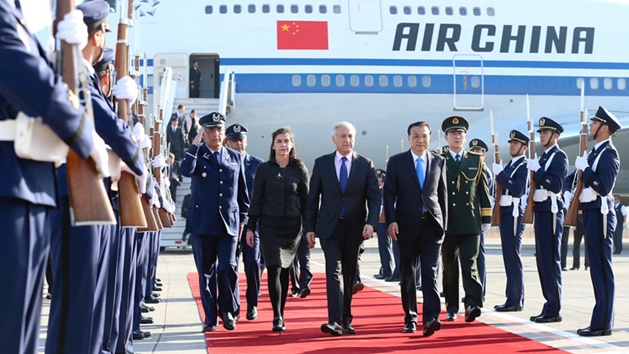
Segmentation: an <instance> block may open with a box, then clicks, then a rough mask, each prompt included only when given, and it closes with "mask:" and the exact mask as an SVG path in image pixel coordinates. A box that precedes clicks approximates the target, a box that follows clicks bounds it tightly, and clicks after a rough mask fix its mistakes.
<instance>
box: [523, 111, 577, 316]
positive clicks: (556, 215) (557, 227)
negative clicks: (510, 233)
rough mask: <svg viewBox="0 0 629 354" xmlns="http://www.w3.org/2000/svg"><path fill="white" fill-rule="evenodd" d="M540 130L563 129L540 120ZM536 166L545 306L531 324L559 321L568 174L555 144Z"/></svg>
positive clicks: (537, 246) (539, 261) (538, 250)
mask: <svg viewBox="0 0 629 354" xmlns="http://www.w3.org/2000/svg"><path fill="white" fill-rule="evenodd" d="M542 130H551V131H553V132H554V133H557V134H561V133H563V127H562V126H561V125H560V124H559V123H557V122H555V121H554V120H552V119H550V118H546V117H542V118H540V120H539V129H538V130H537V131H538V132H540V131H542ZM539 165H540V168H539V169H538V170H537V171H535V177H534V180H535V183H536V186H537V189H536V190H535V191H530V193H535V194H534V198H533V200H535V206H534V208H533V211H534V212H535V218H534V223H535V252H536V262H537V272H538V274H539V279H540V283H541V287H542V294H543V295H544V298H545V299H546V303H545V304H544V307H543V309H542V312H541V313H540V314H539V315H538V316H532V317H531V321H534V322H540V323H546V322H559V321H561V283H562V281H561V260H560V258H561V257H560V248H561V234H562V229H563V220H564V213H563V210H564V203H563V200H562V199H561V191H562V188H563V182H564V180H565V178H566V175H567V174H568V156H566V154H565V153H564V152H563V151H562V150H561V149H559V147H558V146H557V145H553V146H551V147H547V148H546V150H545V151H544V153H543V154H542V156H540V157H539ZM535 195H539V196H540V197H539V198H538V197H535Z"/></svg>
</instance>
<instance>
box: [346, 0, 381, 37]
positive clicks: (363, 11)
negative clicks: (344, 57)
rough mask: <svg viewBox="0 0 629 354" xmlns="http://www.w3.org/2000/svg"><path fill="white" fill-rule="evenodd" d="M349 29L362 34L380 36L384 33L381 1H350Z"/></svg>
mask: <svg viewBox="0 0 629 354" xmlns="http://www.w3.org/2000/svg"><path fill="white" fill-rule="evenodd" d="M348 1H349V28H350V30H352V31H353V32H356V33H361V34H378V32H381V31H382V5H381V4H380V0H348Z"/></svg>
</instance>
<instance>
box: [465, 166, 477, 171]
mask: <svg viewBox="0 0 629 354" xmlns="http://www.w3.org/2000/svg"><path fill="white" fill-rule="evenodd" d="M467 169H468V170H472V171H478V167H468V168H467Z"/></svg>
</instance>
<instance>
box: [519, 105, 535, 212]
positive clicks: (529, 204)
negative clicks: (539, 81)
mask: <svg viewBox="0 0 629 354" xmlns="http://www.w3.org/2000/svg"><path fill="white" fill-rule="evenodd" d="M526 121H527V125H528V129H529V136H530V141H529V159H534V158H535V123H534V122H533V119H531V109H530V106H529V95H528V94H527V95H526ZM534 178H535V171H531V173H530V174H529V195H528V198H527V201H526V209H524V215H522V223H523V224H532V223H533V207H534V206H535V204H534V203H535V202H534V201H533V193H535V189H536V186H535V179H534Z"/></svg>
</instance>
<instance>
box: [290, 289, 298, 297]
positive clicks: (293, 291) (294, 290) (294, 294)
mask: <svg viewBox="0 0 629 354" xmlns="http://www.w3.org/2000/svg"><path fill="white" fill-rule="evenodd" d="M290 296H292V297H297V296H299V289H293V290H292V291H291V293H290Z"/></svg>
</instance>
